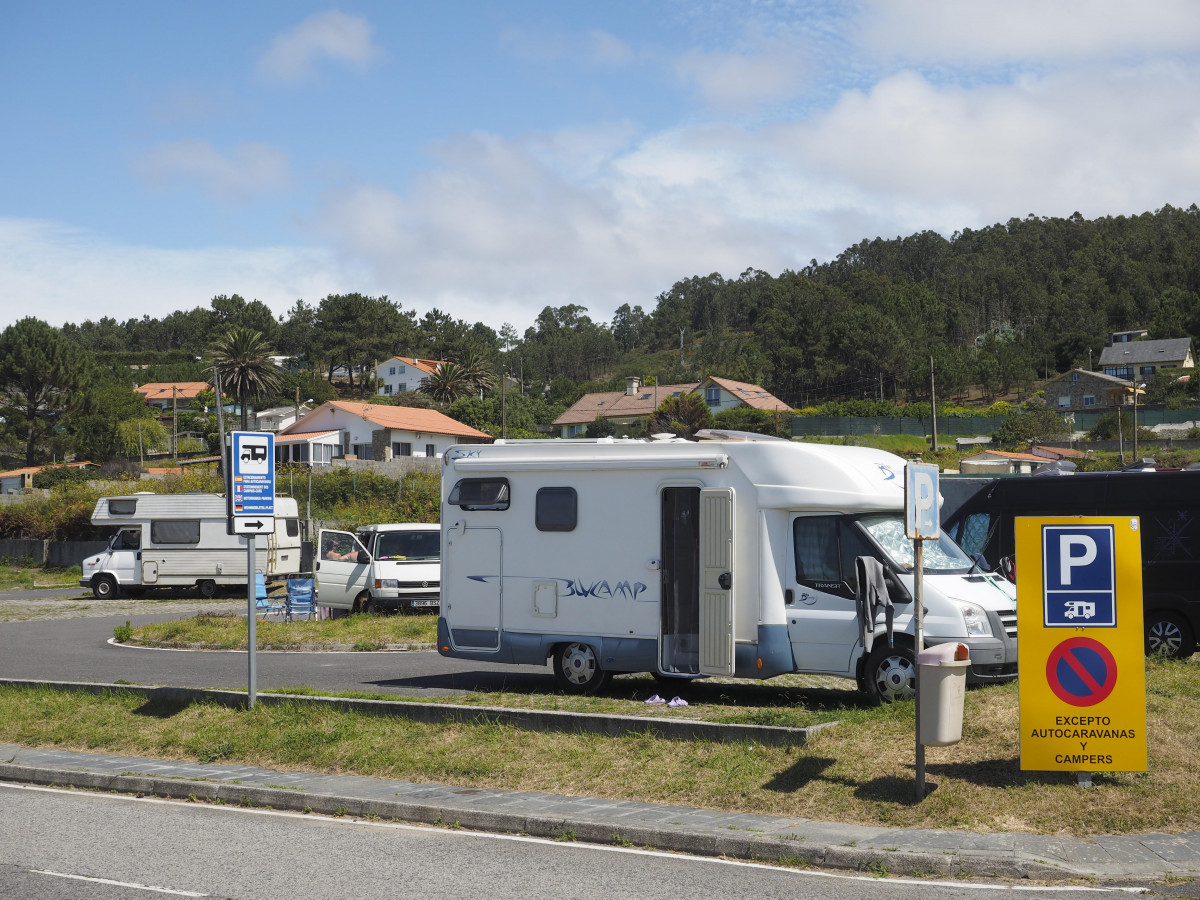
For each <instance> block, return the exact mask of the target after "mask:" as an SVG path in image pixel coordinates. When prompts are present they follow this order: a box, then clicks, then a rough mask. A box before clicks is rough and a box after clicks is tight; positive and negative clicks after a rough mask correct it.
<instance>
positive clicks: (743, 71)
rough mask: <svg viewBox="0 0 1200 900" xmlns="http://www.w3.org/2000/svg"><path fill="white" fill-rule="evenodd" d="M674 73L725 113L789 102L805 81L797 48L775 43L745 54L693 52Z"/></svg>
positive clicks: (759, 45)
mask: <svg viewBox="0 0 1200 900" xmlns="http://www.w3.org/2000/svg"><path fill="white" fill-rule="evenodd" d="M675 72H676V74H677V75H678V76H679V78H680V79H681V80H682V81H684V82H685V83H688V84H693V85H695V87H696V89H697V90H698V91H699V92H700V95H701V96H702V97H703V98H704V100H705V102H707V103H708V104H709V105H710V106H714V107H717V108H718V109H722V110H737V109H739V108H741V107H744V106H746V105H747V104H750V105H756V104H760V103H776V102H779V101H782V100H789V99H791V98H793V97H795V96H796V95H797V94H798V93H799V92H800V91H801V90H802V88H803V87H804V86H805V80H806V68H805V64H804V61H803V57H802V56H801V54H800V52H799V51H798V49H797V48H796V47H794V46H791V45H789V44H786V43H781V42H775V41H772V42H767V43H765V44H757V45H756V46H755V47H753V48H752V49H750V50H746V51H735V52H725V51H723V52H704V51H700V50H693V51H690V52H688V53H685V54H683V55H682V56H681V57H680V58H679V59H678V60H677V61H676V63H675Z"/></svg>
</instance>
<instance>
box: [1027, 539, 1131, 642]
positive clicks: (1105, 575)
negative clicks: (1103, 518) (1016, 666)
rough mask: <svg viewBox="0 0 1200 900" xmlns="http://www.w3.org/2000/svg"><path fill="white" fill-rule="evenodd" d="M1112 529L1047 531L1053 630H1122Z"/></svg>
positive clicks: (1048, 611)
mask: <svg viewBox="0 0 1200 900" xmlns="http://www.w3.org/2000/svg"><path fill="white" fill-rule="evenodd" d="M1114 541H1115V538H1114V532H1113V527H1112V526H1111V525H1044V526H1042V559H1043V561H1044V562H1043V566H1042V587H1043V612H1044V624H1045V626H1046V627H1047V628H1077V627H1079V626H1086V627H1088V628H1116V627H1117V601H1116V597H1117V590H1116V571H1115V569H1114V559H1115V554H1114V552H1113V547H1114Z"/></svg>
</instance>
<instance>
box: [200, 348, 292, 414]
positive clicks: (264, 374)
mask: <svg viewBox="0 0 1200 900" xmlns="http://www.w3.org/2000/svg"><path fill="white" fill-rule="evenodd" d="M270 353H271V347H270V345H269V344H267V342H266V341H265V340H263V336H262V332H259V331H255V330H254V329H253V328H241V327H238V326H234V327H233V328H230V329H229V330H228V331H226V332H225V333H224V334H223V335H221V336H220V337H218V338H217V339H216V340H214V341H213V342H212V344H211V345H210V346H209V356H210V357H211V363H210V365H213V366H216V369H217V372H218V373H219V374H220V376H221V387H222V389H223V390H226V391H228V392H229V393H231V394H234V395H236V396H237V398H238V401H239V402H240V403H241V406H242V431H248V430H249V427H250V420H249V417H248V412H249V410H248V409H247V405H246V400H247V399H248V398H250V397H255V398H258V397H264V396H268V395H270V394H271V393H272V392H274V391H277V390H278V389H279V382H280V378H281V373H280V371H279V368H278V367H277V366H276V365H275V363H274V361H272V359H271V356H270ZM217 402H218V403H220V402H221V401H220V399H218V400H217Z"/></svg>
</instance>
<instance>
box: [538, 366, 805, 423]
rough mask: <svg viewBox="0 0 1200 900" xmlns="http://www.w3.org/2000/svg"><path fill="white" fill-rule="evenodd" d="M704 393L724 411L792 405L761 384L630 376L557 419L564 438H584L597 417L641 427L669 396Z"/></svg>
mask: <svg viewBox="0 0 1200 900" xmlns="http://www.w3.org/2000/svg"><path fill="white" fill-rule="evenodd" d="M682 394H700V395H702V396H703V397H704V400H705V402H706V403H707V404H708V407H709V409H710V410H711V411H712V412H714V413H717V412H720V411H721V410H723V409H736V408H738V407H742V406H750V407H753V408H754V409H763V410H771V411H775V410H779V411H784V410H787V409H789V408H790V407H789V406H788V405H787V404H786V403H784V402H783V401H782V400H780V399H779V398H778V397H775V396H774V395H773V394H771V393H769V392H768V391H766V390H764V389H763V388H761V387H759V386H758V385H757V384H746V383H744V382H741V381H733V380H731V379H728V378H714V377H712V376H709V377H708V378H705V379H704V380H703V381H692V382H688V383H685V384H660V385H643V384H642V383H641V379H639V378H626V379H625V390H624V391H607V392H602V393H597V394H584V395H583V396H582V397H580V398H579V400H578V401H576V402H575V403H574V404H572V406H571V408H570V409H568V410H567V411H566V412H564V413H563V414H562V415H561V416H559V417H558V418H557V419H555V420H554V424H555V425H556V426H558V428H559V429H560V434H561V435H562V437H565V438H570V437H583V436H584V435H585V434H586V433H587V427H588V425H590V424H591V423H592V422H594V421H596V419H597V418H604V419H608V420H609V421H611V422H612V423H613V424H614V425H616V426H617V427H618V428H620V427H621V426H626V427H641V426H642V425H644V424H645V423H646V421H647V420H648V419H649V418H650V415H651V413H653V412H654V410H656V409H658V407H659V405H660V404H661V403H662V402H663V401H664V400H666V399H667V398H668V397H678V396H680V395H682Z"/></svg>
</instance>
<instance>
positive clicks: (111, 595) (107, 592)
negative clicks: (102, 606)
mask: <svg viewBox="0 0 1200 900" xmlns="http://www.w3.org/2000/svg"><path fill="white" fill-rule="evenodd" d="M92 593H93V594H95V595H96V599H97V600H115V599H116V598H117V597H119V596H121V591H120V589H119V588H118V587H117V579H115V578H113V577H112V576H111V575H97V576H96V577H95V578H93V579H92Z"/></svg>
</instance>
